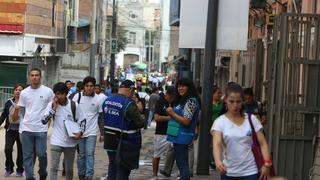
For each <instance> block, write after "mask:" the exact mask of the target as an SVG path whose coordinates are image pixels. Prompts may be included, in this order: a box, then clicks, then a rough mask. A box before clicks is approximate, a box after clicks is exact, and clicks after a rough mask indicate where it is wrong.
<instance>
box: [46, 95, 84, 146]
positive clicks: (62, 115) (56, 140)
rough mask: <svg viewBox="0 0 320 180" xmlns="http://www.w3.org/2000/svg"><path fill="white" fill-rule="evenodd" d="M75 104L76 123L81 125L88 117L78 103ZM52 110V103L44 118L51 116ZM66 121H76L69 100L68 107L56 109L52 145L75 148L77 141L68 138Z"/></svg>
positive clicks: (59, 106)
mask: <svg viewBox="0 0 320 180" xmlns="http://www.w3.org/2000/svg"><path fill="white" fill-rule="evenodd" d="M75 104H76V112H75V117H76V121H77V122H78V123H79V125H80V122H81V121H83V120H84V119H85V118H86V117H85V115H84V114H83V112H82V111H81V109H80V107H79V106H78V104H77V103H75ZM51 109H52V102H51V103H49V104H48V106H47V109H46V112H45V114H44V117H46V116H47V115H48V114H49V112H50V110H51ZM64 121H74V119H73V114H72V110H71V103H70V100H68V103H67V105H65V106H61V105H58V107H57V109H56V113H55V115H54V121H53V126H52V134H51V138H50V143H51V144H52V145H55V146H60V147H75V146H76V145H77V141H76V140H75V139H73V138H71V137H69V136H68V133H67V130H66V128H65V125H64Z"/></svg>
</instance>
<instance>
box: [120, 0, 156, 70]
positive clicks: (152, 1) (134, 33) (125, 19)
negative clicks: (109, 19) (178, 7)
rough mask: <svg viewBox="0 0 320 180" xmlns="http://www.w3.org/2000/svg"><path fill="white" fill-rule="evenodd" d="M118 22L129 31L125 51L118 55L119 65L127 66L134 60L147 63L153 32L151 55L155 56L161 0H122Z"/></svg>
mask: <svg viewBox="0 0 320 180" xmlns="http://www.w3.org/2000/svg"><path fill="white" fill-rule="evenodd" d="M117 2H118V12H117V16H118V18H117V20H118V21H117V22H118V25H119V26H122V27H123V28H124V29H125V30H126V31H127V37H128V44H127V45H126V49H125V50H124V51H121V52H119V53H118V54H117V55H116V64H117V66H118V67H123V68H126V67H128V66H129V65H130V64H132V63H134V62H137V61H139V62H144V63H147V59H148V55H147V54H149V53H148V50H147V49H148V48H147V47H149V44H148V43H149V41H148V38H149V35H150V34H151V44H150V46H151V47H152V48H153V50H152V48H151V56H154V47H153V43H154V42H153V41H154V40H153V37H155V30H156V27H157V26H159V19H157V18H156V16H157V15H158V13H157V12H158V11H159V5H160V4H159V0H149V1H148V0H120V1H117ZM149 32H150V33H149ZM151 59H152V58H151Z"/></svg>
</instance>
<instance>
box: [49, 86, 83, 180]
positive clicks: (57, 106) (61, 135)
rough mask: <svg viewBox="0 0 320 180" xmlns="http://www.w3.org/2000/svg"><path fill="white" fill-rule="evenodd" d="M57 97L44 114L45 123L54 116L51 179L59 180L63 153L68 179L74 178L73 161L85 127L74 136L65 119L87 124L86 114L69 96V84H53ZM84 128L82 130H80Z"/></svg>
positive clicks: (51, 140) (51, 139)
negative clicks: (68, 130)
mask: <svg viewBox="0 0 320 180" xmlns="http://www.w3.org/2000/svg"><path fill="white" fill-rule="evenodd" d="M53 92H54V94H55V97H54V98H53V100H52V102H50V103H49V104H48V106H47V108H46V111H45V114H44V116H43V120H44V121H43V123H44V124H46V123H47V120H48V119H49V118H50V117H54V118H53V126H52V133H51V138H50V144H51V168H50V179H51V180H57V174H58V173H57V172H58V169H59V162H60V156H61V154H62V153H63V155H64V159H63V163H64V165H65V166H64V168H65V176H66V180H72V179H73V163H74V157H75V152H76V145H77V141H76V140H79V139H80V137H81V134H83V133H84V132H83V130H84V129H83V128H82V129H79V131H78V132H75V133H74V136H73V137H70V136H69V135H68V132H67V131H66V125H65V121H72V122H77V123H78V124H79V127H81V125H83V124H85V121H86V119H85V115H84V114H83V112H82V111H81V109H80V107H79V105H78V104H77V103H76V102H73V101H71V100H69V99H68V98H67V94H68V88H67V86H66V85H65V84H64V83H62V82H59V83H57V84H55V85H54V86H53ZM80 130H82V131H80Z"/></svg>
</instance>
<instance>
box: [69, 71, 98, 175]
mask: <svg viewBox="0 0 320 180" xmlns="http://www.w3.org/2000/svg"><path fill="white" fill-rule="evenodd" d="M83 84H84V91H83V92H81V93H78V94H76V95H75V96H74V97H73V101H75V102H77V103H78V104H79V106H80V109H81V110H82V112H83V113H84V114H85V115H86V129H85V131H84V133H83V135H82V137H81V139H80V140H79V142H78V147H79V153H78V175H79V179H80V180H92V178H93V174H94V152H95V148H96V140H97V134H98V128H99V127H101V128H100V135H101V136H100V138H103V134H104V130H103V123H104V122H103V118H102V117H103V113H102V103H101V99H100V98H99V96H98V95H97V94H96V93H95V91H94V86H95V84H96V79H95V78H93V77H90V76H88V77H86V78H84V80H83ZM98 119H99V120H98ZM99 124H100V126H99Z"/></svg>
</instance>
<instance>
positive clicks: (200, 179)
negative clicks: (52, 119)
mask: <svg viewBox="0 0 320 180" xmlns="http://www.w3.org/2000/svg"><path fill="white" fill-rule="evenodd" d="M154 131H155V124H152V126H151V128H149V129H147V130H143V131H142V134H143V135H142V136H143V144H142V149H141V155H140V167H139V169H137V170H134V171H132V172H131V175H130V178H129V179H130V180H131V179H132V180H149V179H152V157H153V138H154ZM4 135H5V129H4V128H3V127H1V128H0V169H1V170H2V171H0V180H2V179H4V180H6V179H8V180H21V179H24V178H17V177H14V176H12V177H3V174H4V171H5V165H4V161H5V155H4V139H5V136H4ZM49 139H50V130H49V133H48V151H47V153H48V173H49V171H50V162H51V161H50V159H51V158H50V144H49ZM16 152H17V151H16V148H15V149H14V152H13V154H14V161H15V157H16ZM196 155H197V142H196V144H195V166H194V171H195V170H196V162H197V160H196V157H197V156H196ZM60 161H62V160H60ZM163 163H164V161H163V160H161V161H160V169H161V168H162V167H163ZM60 167H61V170H60V171H59V172H58V174H59V177H58V179H59V180H60V179H61V180H63V179H65V178H64V177H62V176H61V172H62V165H61V166H60ZM76 168H77V165H76V160H75V163H74V179H78V178H77V169H76ZM107 169H108V156H107V153H106V151H105V150H104V149H103V144H102V143H97V147H96V152H95V176H94V179H95V180H104V179H106V172H107ZM37 171H38V162H36V165H35V169H34V172H35V176H36V178H37V179H39V177H38V173H37ZM194 174H195V172H194ZM218 177H219V176H218V173H217V172H216V171H213V170H210V176H198V175H195V176H194V177H193V178H191V179H194V180H205V179H213V180H214V179H219V178H218ZM49 178H50V177H48V178H47V179H49ZM174 179H177V169H176V168H174V170H173V174H172V176H171V177H170V178H167V177H165V176H162V175H161V174H160V173H159V176H158V180H174Z"/></svg>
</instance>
